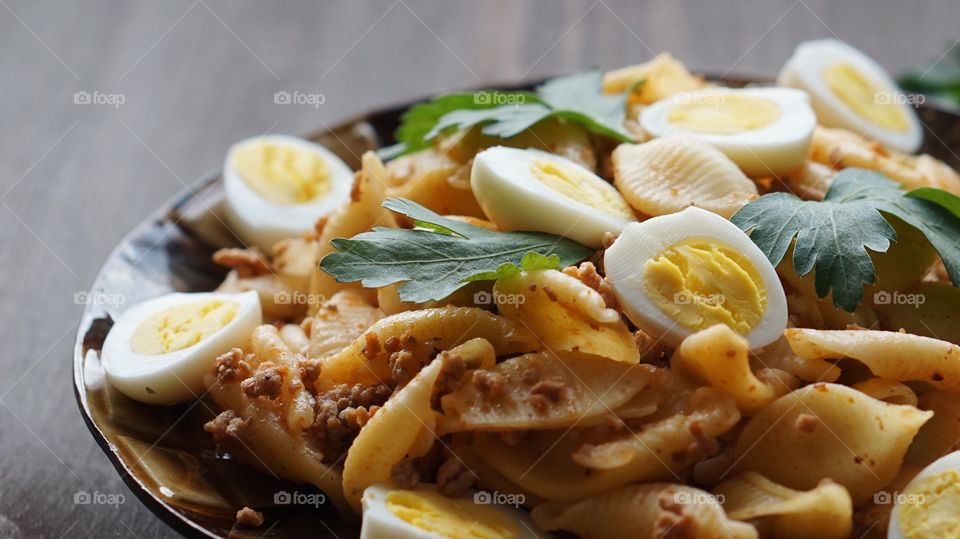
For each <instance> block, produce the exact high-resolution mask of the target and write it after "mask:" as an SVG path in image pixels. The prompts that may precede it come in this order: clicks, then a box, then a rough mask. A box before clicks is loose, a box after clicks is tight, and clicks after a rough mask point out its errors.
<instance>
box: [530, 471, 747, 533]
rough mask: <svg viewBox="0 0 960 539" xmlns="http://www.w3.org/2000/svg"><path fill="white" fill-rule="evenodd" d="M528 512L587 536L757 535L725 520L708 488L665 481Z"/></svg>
mask: <svg viewBox="0 0 960 539" xmlns="http://www.w3.org/2000/svg"><path fill="white" fill-rule="evenodd" d="M532 516H533V520H534V522H536V524H537V526H539V527H540V528H543V529H545V530H564V531H568V532H572V533H575V534H577V535H579V536H580V537H586V538H589V539H620V538H622V537H673V533H672V532H676V534H677V535H682V537H690V538H698V537H702V538H712V539H726V538H729V539H734V538H736V539H748V538H751V539H752V538H756V537H757V530H756V529H755V528H754V527H753V526H751V525H749V524H746V523H744V522H737V521H736V520H731V519H730V518H729V517H728V516H727V515H726V514H725V513H724V511H723V508H722V507H721V506H720V503H719V502H718V501H717V498H716V497H714V496H713V495H712V494H710V493H709V492H704V491H702V490H699V489H696V488H693V487H688V486H686V485H673V484H669V483H650V484H646V485H630V486H626V487H621V488H619V489H616V490H612V491H610V492H607V493H604V494H601V495H598V496H595V497H591V498H588V499H586V500H583V501H579V502H574V503H558V502H551V503H544V504H541V505H538V506H537V507H535V508H534V509H533V513H532ZM681 530H682V531H681Z"/></svg>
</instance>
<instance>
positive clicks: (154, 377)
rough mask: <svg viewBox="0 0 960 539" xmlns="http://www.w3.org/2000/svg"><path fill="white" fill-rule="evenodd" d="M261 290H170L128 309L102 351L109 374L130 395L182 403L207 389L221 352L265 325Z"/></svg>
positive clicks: (139, 399) (143, 398)
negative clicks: (206, 381)
mask: <svg viewBox="0 0 960 539" xmlns="http://www.w3.org/2000/svg"><path fill="white" fill-rule="evenodd" d="M260 322H261V313H260V300H259V298H258V297H257V294H256V292H246V293H242V294H220V293H196V294H168V295H166V296H161V297H158V298H154V299H151V300H149V301H145V302H143V303H140V304H139V305H136V306H134V307H132V308H131V309H129V310H127V311H125V312H124V313H123V315H122V316H120V318H119V319H117V321H116V323H114V324H113V327H111V328H110V333H109V334H108V335H107V338H106V340H105V341H104V343H103V349H102V351H101V361H102V363H103V369H104V371H106V374H107V379H108V380H110V383H111V384H113V385H114V387H116V388H117V389H119V390H120V391H121V392H122V393H123V394H124V395H126V396H128V397H130V398H131V399H134V400H138V401H141V402H146V403H150V404H176V403H178V402H183V401H186V400H190V399H196V398H199V397H200V396H201V395H203V394H204V386H203V377H204V375H205V374H207V373H208V372H209V371H210V370H211V369H213V366H214V365H215V364H216V359H217V357H218V356H220V355H222V354H224V353H226V352H229V351H230V349H231V348H234V347H238V346H244V345H245V344H246V343H247V342H248V341H249V340H250V333H251V332H252V331H253V330H254V329H256V327H257V326H259V325H260Z"/></svg>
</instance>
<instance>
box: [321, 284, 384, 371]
mask: <svg viewBox="0 0 960 539" xmlns="http://www.w3.org/2000/svg"><path fill="white" fill-rule="evenodd" d="M381 316H382V313H381V312H380V310H379V309H377V308H376V307H373V306H372V305H370V304H369V303H367V300H366V298H364V297H363V295H361V294H358V293H357V292H356V291H354V290H343V291H340V292H337V293H336V294H334V295H333V297H332V298H330V300H329V301H326V302H324V303H323V305H321V307H320V309H319V310H318V311H317V312H316V313H315V314H314V315H313V316H311V317H308V318H307V319H306V320H304V321H303V327H304V328H305V331H306V333H307V334H308V335H309V338H310V343H309V344H308V345H307V350H306V352H305V353H306V356H307V357H309V358H317V359H322V358H326V357H330V356H332V355H334V354H336V353H337V352H339V351H341V350H343V349H344V348H345V347H346V346H347V345H349V344H350V343H352V342H353V341H355V340H356V339H357V337H359V336H360V335H361V334H362V333H363V332H364V331H365V330H366V329H367V328H369V327H370V326H372V325H373V324H374V322H376V321H377V320H379V319H380V318H381Z"/></svg>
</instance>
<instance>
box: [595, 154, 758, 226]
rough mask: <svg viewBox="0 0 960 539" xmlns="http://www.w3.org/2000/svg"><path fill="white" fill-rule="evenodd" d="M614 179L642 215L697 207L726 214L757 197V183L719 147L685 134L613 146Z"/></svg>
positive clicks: (667, 212) (622, 192)
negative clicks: (641, 142)
mask: <svg viewBox="0 0 960 539" xmlns="http://www.w3.org/2000/svg"><path fill="white" fill-rule="evenodd" d="M613 178H614V184H615V185H616V186H617V189H619V190H620V194H622V195H623V198H624V199H625V200H626V201H627V203H629V204H630V206H632V207H633V209H635V210H637V211H638V212H641V213H643V214H645V215H649V216H656V215H665V214H669V213H676V212H678V211H680V210H682V209H684V208H686V207H688V206H697V207H700V208H703V209H705V210H709V211H712V212H714V213H716V214H719V215H722V216H724V217H728V218H729V217H730V216H731V215H733V214H734V213H735V212H736V211H737V210H739V209H740V208H741V207H742V206H743V205H744V204H746V203H747V202H750V201H751V200H753V199H755V198H757V186H756V185H755V184H754V183H753V182H752V181H751V180H750V179H749V178H747V176H746V175H745V174H744V173H743V172H742V171H741V170H740V169H739V168H738V167H737V165H735V164H734V163H733V161H731V160H730V158H728V157H727V156H725V155H723V153H721V152H720V150H718V149H716V148H714V147H713V146H711V145H709V144H707V143H706V142H703V141H700V140H697V139H695V138H692V137H689V136H684V135H671V136H668V137H662V138H659V139H656V140H653V141H651V142H647V143H644V144H621V145H620V146H618V147H617V149H616V150H614V151H613Z"/></svg>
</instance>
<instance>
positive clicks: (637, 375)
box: [442, 352, 653, 432]
mask: <svg viewBox="0 0 960 539" xmlns="http://www.w3.org/2000/svg"><path fill="white" fill-rule="evenodd" d="M652 370H653V369H652V367H649V366H647V365H630V364H627V363H623V362H619V361H611V360H609V359H606V358H602V357H594V356H589V355H586V354H579V353H576V352H568V353H560V354H556V355H554V354H551V353H548V352H537V353H533V354H524V355H522V356H518V357H515V358H512V359H508V360H506V361H504V362H502V363H500V364H498V365H496V366H494V367H493V368H491V369H489V370H478V371H474V372H473V382H472V383H469V384H466V385H464V386H463V387H461V388H460V389H458V390H457V391H455V392H453V393H451V394H449V395H446V396H445V397H443V400H442V403H443V411H444V414H445V422H444V424H443V425H444V430H445V431H446V432H455V431H461V430H516V429H552V428H558V427H564V426H568V425H573V424H575V423H579V422H581V421H589V420H590V419H593V418H596V417H598V416H600V415H602V414H605V413H608V412H610V411H612V410H613V409H614V408H617V407H618V406H621V405H623V404H626V403H627V401H628V400H630V398H631V397H633V396H634V395H637V394H638V393H640V392H641V391H642V390H643V389H644V387H645V386H646V385H647V384H648V383H649V381H650V380H651V371H652Z"/></svg>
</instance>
